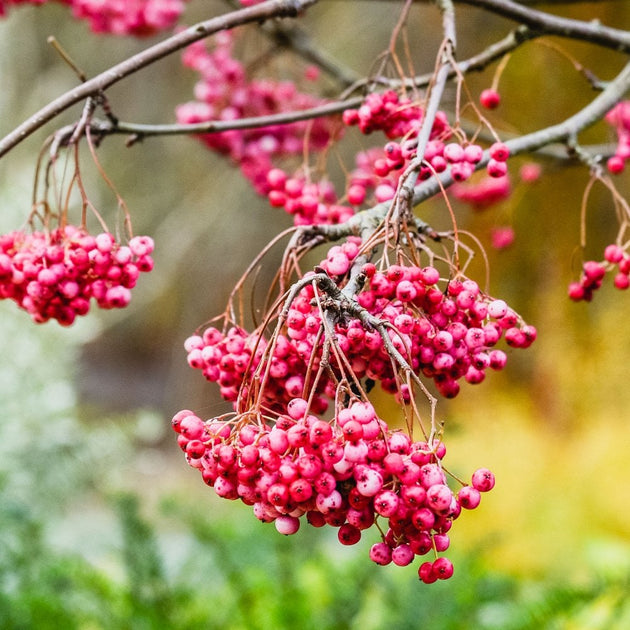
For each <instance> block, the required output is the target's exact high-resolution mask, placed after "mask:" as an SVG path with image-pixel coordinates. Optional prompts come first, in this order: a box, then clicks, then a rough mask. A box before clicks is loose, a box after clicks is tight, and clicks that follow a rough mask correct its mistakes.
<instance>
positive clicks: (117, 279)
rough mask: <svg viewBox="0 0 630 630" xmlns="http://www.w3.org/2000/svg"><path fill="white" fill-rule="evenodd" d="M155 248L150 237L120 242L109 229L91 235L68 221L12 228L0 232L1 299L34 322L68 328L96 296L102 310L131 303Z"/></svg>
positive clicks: (148, 266)
mask: <svg viewBox="0 0 630 630" xmlns="http://www.w3.org/2000/svg"><path fill="white" fill-rule="evenodd" d="M152 251H153V240H152V239H151V238H150V237H148V236H136V237H133V238H132V239H131V240H130V241H129V244H128V245H121V244H119V243H117V242H116V239H115V238H114V236H112V235H111V234H109V233H107V232H103V233H101V234H97V235H96V236H92V235H90V234H88V232H87V231H86V230H84V229H82V228H78V227H74V226H70V225H68V226H66V227H65V228H63V229H62V228H57V229H55V230H52V231H50V232H40V231H34V232H29V233H27V232H23V231H15V232H10V233H9V234H4V235H2V236H0V299H11V300H13V301H15V302H16V303H17V304H18V306H20V308H23V309H24V310H26V311H27V312H28V313H29V314H30V315H31V317H32V319H33V321H35V322H36V323H43V322H46V321H48V320H50V319H55V320H57V321H58V322H59V323H60V324H61V325H63V326H69V325H71V324H72V323H73V322H74V320H75V318H76V317H78V316H81V315H86V314H87V313H88V311H89V310H90V302H91V300H92V299H93V300H94V301H95V302H96V303H97V305H98V306H99V307H100V308H105V309H111V308H123V307H125V306H127V304H129V301H130V300H131V289H132V288H133V287H134V286H135V285H136V282H137V280H138V276H139V275H140V273H142V272H147V271H151V269H152V268H153V259H152V258H151V252H152Z"/></svg>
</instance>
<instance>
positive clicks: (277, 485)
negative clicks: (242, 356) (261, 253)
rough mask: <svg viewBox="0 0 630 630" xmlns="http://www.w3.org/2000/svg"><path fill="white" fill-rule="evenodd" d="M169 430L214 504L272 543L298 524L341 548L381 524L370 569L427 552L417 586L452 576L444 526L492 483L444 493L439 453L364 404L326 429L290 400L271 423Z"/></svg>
mask: <svg viewBox="0 0 630 630" xmlns="http://www.w3.org/2000/svg"><path fill="white" fill-rule="evenodd" d="M172 426H173V429H174V430H175V431H176V432H177V433H178V443H179V445H180V447H181V448H182V450H183V451H184V453H185V455H186V460H187V461H188V463H189V465H190V466H192V467H193V468H197V469H198V470H199V471H200V473H201V475H202V478H203V480H204V482H205V483H206V484H208V485H209V486H211V487H213V488H214V491H215V492H216V494H217V495H218V496H220V497H222V498H225V499H229V500H240V501H242V502H243V503H245V504H246V505H249V506H251V507H252V510H253V513H254V515H255V516H256V517H257V518H258V519H259V520H261V521H263V522H266V523H270V522H273V523H274V524H275V526H276V529H277V530H278V531H279V532H280V533H281V534H286V535H289V534H294V533H295V532H297V531H298V529H299V527H300V524H301V522H302V520H303V519H305V520H306V521H307V522H308V523H309V524H310V525H312V526H314V527H323V526H325V525H329V526H332V527H335V528H337V536H338V539H339V542H340V543H341V544H343V545H354V544H356V543H358V542H359V540H360V539H361V537H362V532H363V531H364V530H367V529H369V528H370V527H372V526H373V525H375V524H376V523H379V522H382V521H385V522H386V523H387V526H386V527H379V529H380V531H381V534H382V535H381V537H382V540H381V542H378V543H376V544H374V545H373V546H372V547H371V549H370V554H369V555H370V558H371V560H372V561H373V562H375V563H377V564H379V565H386V564H389V563H392V562H393V563H394V564H396V565H399V566H406V565H409V564H411V562H413V560H414V559H415V557H416V556H425V555H426V554H429V553H431V554H432V555H433V556H434V560H433V561H426V562H424V563H422V564H421V566H420V567H419V570H418V575H419V577H420V579H421V580H422V581H424V582H426V583H430V582H435V581H436V580H438V579H447V578H449V577H450V576H451V575H452V573H453V565H452V563H451V562H450V560H448V558H446V557H444V556H438V554H439V553H441V552H443V551H446V549H447V548H448V547H449V544H450V539H449V535H448V532H449V530H450V529H451V526H452V524H453V521H454V520H455V519H456V518H457V517H458V516H459V515H460V513H461V510H462V508H464V509H474V508H476V507H477V506H478V505H479V502H480V500H481V493H482V492H487V491H489V490H491V489H492V488H493V486H494V476H493V474H492V473H491V472H490V471H489V470H487V469H479V470H477V471H476V472H475V473H474V474H473V475H472V479H471V483H470V484H466V485H464V484H461V487H460V489H459V491H458V492H453V490H451V488H450V487H449V485H448V484H447V478H446V474H445V472H444V470H443V468H442V465H441V460H442V458H443V457H444V454H445V452H446V449H445V448H444V445H443V444H442V443H441V442H434V443H432V444H428V443H427V442H414V441H413V440H412V439H411V438H409V436H408V435H406V434H405V433H402V432H400V431H393V430H391V429H390V428H389V427H388V425H387V424H386V423H385V422H384V421H383V420H381V419H380V418H378V417H377V415H376V413H375V411H374V408H373V406H372V405H371V404H370V403H369V402H364V401H356V402H353V403H352V404H350V405H349V406H347V407H344V408H341V409H338V410H337V412H336V415H335V417H334V418H333V419H332V420H331V421H325V420H322V419H320V418H318V417H317V416H316V415H313V414H312V413H311V410H310V409H309V406H308V403H307V401H306V400H304V399H302V398H294V399H291V400H290V401H289V402H288V403H287V405H286V406H285V408H284V409H283V413H280V414H279V415H278V416H276V417H273V418H262V417H261V416H259V415H257V414H254V413H251V414H243V415H242V416H237V417H235V418H234V419H232V420H227V421H226V420H220V419H210V420H208V421H206V422H204V421H203V420H201V418H199V417H198V416H196V415H195V414H194V413H193V412H191V411H189V410H183V411H180V412H178V413H177V414H175V416H174V417H173V420H172Z"/></svg>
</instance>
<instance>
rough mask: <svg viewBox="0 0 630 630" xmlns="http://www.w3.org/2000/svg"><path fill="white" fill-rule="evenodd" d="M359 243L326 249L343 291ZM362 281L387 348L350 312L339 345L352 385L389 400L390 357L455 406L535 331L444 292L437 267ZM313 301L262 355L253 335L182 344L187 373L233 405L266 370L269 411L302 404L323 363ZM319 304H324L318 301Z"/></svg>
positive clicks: (489, 302) (465, 293)
mask: <svg viewBox="0 0 630 630" xmlns="http://www.w3.org/2000/svg"><path fill="white" fill-rule="evenodd" d="M357 241H358V239H350V240H349V241H347V242H346V243H344V244H343V245H341V246H334V247H332V248H331V249H330V250H329V252H328V256H327V258H326V259H325V260H324V261H322V263H321V264H320V267H321V269H323V270H324V271H325V272H326V273H327V274H328V275H329V276H330V277H332V278H334V279H335V281H336V282H338V283H339V284H341V285H343V282H344V278H345V277H346V275H347V274H348V272H349V270H350V267H351V264H352V261H353V260H354V259H355V258H356V255H357V253H358V251H359V245H358V242H357ZM363 273H364V274H365V276H366V278H367V282H366V286H365V288H364V290H363V291H361V292H360V293H359V294H358V296H357V297H356V302H355V305H356V308H362V309H364V310H365V312H367V313H369V314H370V315H372V316H374V317H376V318H378V319H379V320H380V321H381V322H384V323H385V324H386V325H387V326H388V339H386V340H384V338H383V336H382V334H381V333H380V332H379V331H377V330H375V329H373V328H371V327H370V326H368V325H366V324H364V323H363V322H362V321H361V320H360V319H359V317H358V316H357V314H356V312H351V313H337V323H336V325H335V330H334V334H335V343H336V346H337V347H338V349H339V351H340V352H341V353H342V354H343V356H345V358H346V359H347V363H346V365H350V366H351V369H352V373H353V375H354V377H356V378H357V379H362V378H368V379H371V380H375V381H379V382H380V384H381V386H382V387H383V389H385V390H386V391H389V392H392V393H398V381H397V379H396V376H397V375H396V372H395V369H394V367H393V366H392V361H391V348H392V347H393V348H395V349H396V350H397V351H398V352H399V353H400V354H401V355H402V356H403V357H404V358H405V360H406V361H407V362H408V364H409V366H410V367H411V369H412V370H413V371H414V372H415V373H416V374H422V375H424V376H425V377H427V378H431V379H433V381H434V382H435V384H436V387H437V388H438V390H439V392H440V393H441V394H442V395H443V396H446V397H454V396H456V395H457V394H458V392H459V389H460V387H459V383H458V381H459V380H460V379H462V378H464V379H465V380H466V381H467V382H468V383H473V384H474V383H480V382H481V381H483V380H484V377H485V371H486V369H487V368H491V369H495V370H500V369H502V368H503V367H504V365H505V363H506V360H507V356H506V354H505V352H504V351H503V350H499V349H495V348H494V346H495V345H496V344H497V342H498V341H499V340H500V339H501V338H502V337H503V338H504V339H505V341H506V342H507V344H508V345H510V346H511V347H515V348H526V347H528V346H529V345H530V344H531V343H532V342H533V340H534V339H535V338H536V330H535V328H534V327H533V326H527V325H525V324H523V323H522V321H521V320H520V318H519V316H518V315H517V314H516V313H515V312H514V311H513V310H512V309H510V308H509V307H508V306H507V304H506V303H505V302H503V301H502V300H494V299H492V298H490V297H488V296H487V295H485V294H484V293H483V292H482V291H480V289H479V286H478V285H477V283H476V282H474V281H473V280H469V279H462V280H458V279H453V280H451V281H450V282H448V284H447V285H446V288H445V290H443V289H440V288H439V286H438V284H439V282H440V274H439V272H438V270H437V269H436V268H435V267H430V266H428V267H424V268H419V267H415V266H402V265H391V266H390V267H389V268H388V269H387V271H385V272H380V271H376V268H375V267H374V265H373V264H371V263H369V264H366V265H364V267H363ZM306 277H308V275H307V276H306ZM316 292H318V290H317V289H316V288H315V287H314V286H313V285H307V286H305V287H304V288H303V289H302V290H301V291H300V293H299V294H298V296H297V297H296V299H295V300H294V301H293V303H292V304H291V307H290V309H289V310H288V314H287V318H286V321H285V322H284V323H283V326H282V329H281V331H280V333H279V334H278V335H277V336H276V337H275V341H274V342H273V345H270V346H268V344H267V342H266V340H265V339H264V338H263V337H262V334H261V331H259V330H257V331H254V333H252V334H248V333H247V332H246V331H244V330H243V329H242V328H239V327H232V328H230V329H229V330H228V331H227V333H225V334H224V333H222V332H221V331H219V330H217V329H216V328H208V329H207V330H206V331H205V332H204V333H203V334H202V335H193V336H191V337H189V338H188V339H187V340H186V343H185V348H186V351H187V353H188V363H189V365H190V366H191V367H193V368H195V369H200V370H202V372H203V374H204V376H205V378H206V379H208V380H209V381H211V382H218V383H219V385H220V387H221V394H222V395H223V397H224V398H225V399H226V400H229V401H236V399H237V398H238V395H239V392H241V394H243V392H242V390H241V388H242V387H243V386H244V385H245V387H246V388H247V383H248V382H249V381H250V380H251V378H252V376H253V374H254V372H256V371H259V372H261V371H264V370H267V372H268V373H267V376H266V381H265V383H266V385H265V391H264V392H263V396H264V400H265V402H266V404H269V405H271V406H272V407H273V408H275V405H277V404H280V405H284V404H286V402H287V401H288V400H289V399H291V398H294V397H296V396H300V395H302V393H303V392H302V389H303V387H304V383H305V382H307V381H308V380H309V379H310V378H311V377H312V376H313V375H312V374H309V373H308V369H309V367H308V366H310V368H311V370H313V371H317V370H318V369H319V366H320V361H321V355H322V344H321V331H322V326H323V323H322V313H321V311H320V310H319V306H318V305H317V301H316V300H315V299H314V298H315V297H316ZM318 296H319V298H320V300H321V299H323V298H324V297H325V296H324V294H323V292H318ZM388 342H389V343H388ZM390 344H391V345H390ZM330 366H331V368H332V369H333V370H336V372H337V375H338V376H339V375H341V374H342V373H343V365H341V364H339V362H338V360H337V359H335V358H334V357H333V358H331V359H330ZM334 392H335V385H334V381H333V380H332V377H327V376H324V377H323V378H322V379H320V381H319V389H318V392H317V393H318V394H323V395H326V396H328V397H330V398H333V397H334ZM317 404H318V405H323V403H321V402H318V403H317Z"/></svg>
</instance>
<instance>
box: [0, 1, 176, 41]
mask: <svg viewBox="0 0 630 630" xmlns="http://www.w3.org/2000/svg"><path fill="white" fill-rule="evenodd" d="M47 1H48V0H0V16H2V15H5V14H6V11H7V8H8V7H9V6H12V5H18V4H36V5H40V4H46V3H47ZM54 1H55V2H58V3H60V4H66V5H69V6H70V8H71V10H72V15H73V16H74V17H75V18H78V19H80V20H87V22H88V23H89V25H90V28H91V29H92V31H94V32H95V33H113V34H115V35H133V36H136V37H144V36H148V35H154V34H155V33H158V32H160V31H163V30H165V29H168V28H172V27H173V26H174V24H175V23H176V22H177V20H178V19H179V17H180V15H181V14H182V12H183V11H184V6H185V2H186V0H54Z"/></svg>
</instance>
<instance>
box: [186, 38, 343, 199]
mask: <svg viewBox="0 0 630 630" xmlns="http://www.w3.org/2000/svg"><path fill="white" fill-rule="evenodd" d="M233 43H234V37H233V35H232V33H231V32H228V31H226V32H223V33H220V34H219V35H217V36H216V37H215V38H214V46H213V49H212V50H208V49H207V48H206V46H205V44H204V43H203V42H198V43H195V44H192V45H191V46H189V47H188V48H187V49H186V51H185V53H184V59H183V60H184V64H185V65H186V66H188V67H190V68H192V69H194V70H196V71H198V72H199V73H200V74H201V77H202V78H201V80H200V81H199V82H198V83H197V85H196V86H195V97H196V100H195V101H192V102H189V103H185V104H182V105H179V106H178V107H177V110H176V115H177V119H178V121H179V122H180V123H185V124H189V123H200V122H207V121H211V120H220V121H227V120H236V119H240V118H248V117H254V116H266V115H269V114H278V113H281V112H292V111H297V110H301V109H307V108H310V107H314V106H316V105H318V104H321V101H320V100H318V99H316V98H315V97H313V96H310V95H309V94H305V93H302V92H299V91H298V90H297V88H296V86H295V84H294V83H292V82H290V81H282V82H279V81H273V80H271V79H265V80H263V79H250V78H249V77H248V76H247V73H246V71H245V67H244V65H243V63H242V62H241V61H239V60H237V59H235V58H234V57H233V55H232V48H233ZM333 133H334V129H333V122H332V119H330V118H318V119H316V120H314V121H310V122H309V121H305V122H296V123H292V124H288V125H273V126H263V127H257V128H256V129H244V130H233V131H225V132H221V133H215V134H206V135H202V136H200V138H201V140H202V141H203V142H204V143H205V144H206V145H207V146H208V147H210V148H211V149H213V150H215V151H218V152H220V153H222V154H224V155H227V156H228V157H230V158H231V159H232V160H233V161H234V163H235V164H238V166H239V168H240V169H241V171H242V173H243V174H244V175H245V177H246V178H247V179H248V180H249V181H250V182H251V183H252V185H253V186H254V188H255V189H256V191H257V192H259V193H260V194H263V195H266V194H267V193H268V191H269V185H268V183H267V174H268V173H269V171H270V170H271V169H272V168H273V166H274V165H273V162H272V160H278V159H280V158H286V157H291V156H300V155H301V154H302V153H303V150H304V142H305V141H307V142H308V146H309V149H311V150H313V151H317V150H321V149H322V148H323V147H325V146H326V145H327V144H328V142H329V140H330V138H331V136H332V135H333Z"/></svg>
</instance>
